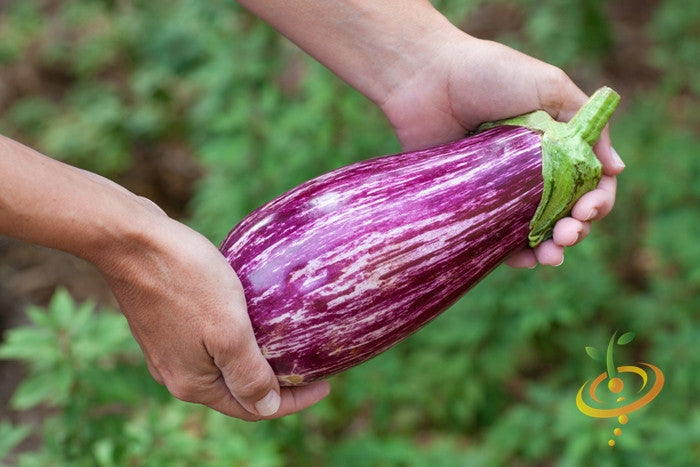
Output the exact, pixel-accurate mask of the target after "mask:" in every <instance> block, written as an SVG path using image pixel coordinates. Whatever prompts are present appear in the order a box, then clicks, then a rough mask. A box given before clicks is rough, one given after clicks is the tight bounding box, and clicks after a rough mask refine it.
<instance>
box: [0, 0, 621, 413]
mask: <svg viewBox="0 0 700 467" xmlns="http://www.w3.org/2000/svg"><path fill="white" fill-rule="evenodd" d="M240 3H242V4H243V5H245V6H246V7H247V8H249V9H250V10H251V11H253V12H254V13H255V14H257V15H258V16H260V17H261V18H262V19H263V20H265V21H267V22H269V23H270V24H271V25H272V26H273V27H275V28H276V29H278V30H279V31H280V32H281V33H282V34H284V35H286V36H287V37H289V38H290V39H291V40H292V41H293V42H295V43H296V44H297V45H299V46H300V47H301V48H302V49H304V50H306V51H307V52H308V53H309V54H311V55H312V56H314V57H315V58H316V59H318V60H319V61H320V62H321V63H323V64H324V65H326V66H327V67H328V68H329V69H331V70H332V71H333V72H335V73H336V74H337V75H338V76H340V77H341V78H342V79H343V80H345V81H346V82H347V83H348V84H349V85H351V86H353V87H354V88H356V89H357V90H358V91H359V92H361V93H362V94H364V95H365V96H366V97H367V98H369V99H370V100H371V101H372V102H374V103H375V104H377V105H378V106H379V107H380V108H381V109H382V110H383V112H384V113H385V115H386V116H387V118H388V119H389V121H390V122H391V123H392V125H393V127H394V129H395V130H396V134H397V135H398V138H399V141H400V143H401V145H402V146H403V148H404V149H406V150H409V149H417V148H421V147H427V146H431V145H434V144H438V143H443V142H448V141H451V140H455V139H458V138H460V137H462V136H464V134H465V133H466V132H468V131H470V130H473V129H475V128H476V127H477V126H478V125H479V124H480V123H482V122H486V121H493V120H498V119H502V118H507V117H512V116H515V115H519V114H522V113H526V112H529V111H533V110H537V109H544V110H547V111H548V112H549V113H550V114H552V116H554V117H555V118H557V119H560V120H566V119H568V118H570V117H571V116H572V115H573V114H574V112H575V111H576V110H577V109H578V107H579V106H580V105H581V104H583V102H584V101H585V99H586V96H585V94H584V93H583V92H582V91H581V90H579V89H578V88H577V87H576V86H575V85H574V84H573V83H572V82H571V81H570V80H569V79H568V77H566V75H565V74H564V73H563V72H561V71H560V70H558V69H557V68H555V67H552V66H550V65H547V64H544V63H542V62H539V61H537V60H535V59H533V58H530V57H527V56H525V55H523V54H520V53H518V52H516V51H514V50H512V49H509V48H507V47H504V46H502V45H499V44H496V43H493V42H487V41H482V40H479V39H475V38H473V37H470V36H469V35H467V34H465V33H464V32H462V31H460V30H459V29H457V28H456V27H454V26H453V25H452V24H450V23H449V22H448V21H447V20H446V19H445V18H444V16H442V15H441V14H440V13H439V12H437V11H436V10H435V9H434V8H433V7H432V5H431V4H430V2H429V1H427V0H403V1H398V0H382V1H369V0H299V1H295V2H290V1H288V0H241V2H240ZM595 150H596V154H597V155H598V157H599V159H600V160H601V162H602V164H603V171H604V176H603V179H602V180H601V181H600V184H599V186H598V188H597V189H596V190H594V191H591V192H590V193H588V194H586V195H584V197H583V198H581V199H580V200H579V202H578V203H577V204H576V205H575V206H574V209H573V212H572V217H570V218H565V219H562V220H561V221H559V222H558V223H557V225H556V226H555V229H554V238H553V239H552V240H550V241H547V242H545V243H543V244H542V245H540V246H538V247H537V248H536V249H535V250H534V251H533V250H523V251H521V252H519V253H517V254H516V255H514V256H513V257H512V258H511V259H510V260H509V264H511V265H513V266H526V267H531V266H534V265H535V264H537V261H539V262H540V263H543V264H558V263H560V262H561V260H562V258H563V248H564V247H565V246H569V245H573V244H575V243H577V242H578V241H580V240H581V239H583V238H584V237H585V236H586V234H587V233H588V230H589V225H590V221H592V220H597V219H600V218H602V217H603V216H605V215H606V214H607V213H608V212H609V211H610V209H611V208H612V205H613V203H614V199H615V176H616V175H617V174H618V173H620V172H621V171H622V169H623V167H624V165H623V164H622V161H621V160H620V159H619V157H617V156H616V154H615V152H614V151H613V150H612V148H611V146H610V139H609V136H608V134H607V132H605V133H604V134H603V137H602V138H601V140H600V142H599V143H598V144H597V146H596V148H595ZM232 182H234V183H235V181H232ZM0 187H2V189H1V190H0V234H1V235H7V236H11V237H15V238H18V239H22V240H25V241H29V242H32V243H36V244H39V245H43V246H48V247H51V248H57V249H61V250H64V251H67V252H69V253H72V254H74V255H76V256H79V257H82V258H84V259H86V260H88V261H90V262H92V263H94V264H95V265H96V266H97V267H98V269H99V270H100V271H101V272H102V273H103V275H104V276H105V278H106V280H107V282H108V284H109V285H110V287H111V289H112V291H113V293H114V295H115V297H116V298H117V300H118V302H119V304H120V307H121V310H122V312H123V314H124V316H125V317H126V318H127V320H128V322H129V326H130V327H131V330H132V333H133V335H134V337H135V338H136V340H137V341H138V342H139V344H140V346H141V349H142V351H143V353H144V356H145V359H146V362H147V364H148V367H149V369H150V371H151V374H152V375H153V377H154V378H155V379H156V380H157V381H159V382H160V383H162V384H164V385H166V386H167V388H168V389H169V390H170V392H171V393H172V394H173V395H174V396H175V397H178V398H180V399H182V400H185V401H189V402H195V403H201V404H204V405H207V406H209V407H211V408H212V409H215V410H218V411H220V412H222V413H224V414H227V415H230V416H233V417H238V418H242V419H245V420H259V419H263V418H275V417H281V416H284V415H288V414H292V413H295V412H298V411H299V410H302V409H304V408H306V407H308V406H310V405H312V404H314V403H316V402H318V401H319V400H321V399H322V398H323V397H325V396H326V395H327V394H328V391H329V386H328V383H327V382H323V381H322V382H318V383H314V384H311V385H308V386H300V387H291V388H280V386H279V384H278V382H277V380H276V378H275V375H274V373H273V371H272V369H271V368H270V366H269V364H268V363H267V361H266V360H265V358H264V357H263V355H262V353H261V351H260V349H259V348H258V346H257V343H256V340H255V336H254V334H253V330H252V327H251V324H250V320H249V318H248V314H247V312H246V303H245V298H244V295H243V290H242V287H241V284H240V282H239V280H238V277H237V276H236V274H235V273H234V272H233V271H232V270H231V268H230V267H229V265H228V263H227V262H226V260H225V259H224V258H223V256H222V255H221V254H220V253H219V252H218V250H217V249H216V247H215V246H214V245H212V244H211V243H209V242H208V241H207V240H206V239H205V238H204V237H202V236H201V235H199V234H198V233H196V232H194V231H192V230H191V229H189V228H188V227H186V226H185V225H183V224H181V223H179V222H177V221H175V220H173V219H170V218H168V217H167V216H166V215H165V213H163V211H161V210H160V209H159V208H158V207H157V206H155V205H154V204H153V203H151V202H150V201H148V200H146V199H144V198H141V197H139V196H136V195H134V194H133V193H130V192H128V191H127V190H125V189H124V188H122V187H120V186H118V185H117V184H115V183H113V182H111V181H109V180H106V179H104V178H102V177H99V176H97V175H95V174H91V173H88V172H86V171H84V170H80V169H76V168H74V167H70V166H68V165H66V164H63V163H61V162H58V161H55V160H53V159H50V158H48V157H45V156H42V155H41V154H39V153H37V152H36V151H33V150H31V149H29V148H27V147H24V146H22V145H21V144H19V143H16V142H14V141H11V140H9V139H7V138H3V137H0Z"/></svg>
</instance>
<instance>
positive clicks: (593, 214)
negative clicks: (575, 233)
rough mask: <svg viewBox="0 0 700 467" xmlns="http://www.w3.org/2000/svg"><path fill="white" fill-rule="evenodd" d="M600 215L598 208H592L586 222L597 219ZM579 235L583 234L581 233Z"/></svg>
mask: <svg viewBox="0 0 700 467" xmlns="http://www.w3.org/2000/svg"><path fill="white" fill-rule="evenodd" d="M597 215H598V210H597V209H596V208H591V210H590V211H588V214H587V215H586V218H585V219H584V221H590V220H591V219H595V217H596V216H597ZM579 233H581V232H580V231H579Z"/></svg>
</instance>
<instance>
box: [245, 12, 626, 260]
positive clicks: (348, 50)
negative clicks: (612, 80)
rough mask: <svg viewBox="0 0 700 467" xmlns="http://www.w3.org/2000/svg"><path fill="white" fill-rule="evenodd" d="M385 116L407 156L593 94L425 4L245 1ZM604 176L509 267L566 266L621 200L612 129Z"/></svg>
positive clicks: (570, 107)
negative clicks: (594, 224)
mask: <svg viewBox="0 0 700 467" xmlns="http://www.w3.org/2000/svg"><path fill="white" fill-rule="evenodd" d="M240 3H241V4H243V5H244V6H246V7H247V8H249V9H250V10H251V11H253V12H254V13H255V14H256V15H258V16H260V17H261V18H262V19H264V20H265V21H267V22H269V23H270V24H271V25H272V26H274V27H275V28H277V29H278V30H279V31H280V32H282V33H283V34H285V35H286V36H287V37H288V38H289V39H291V40H292V41H293V42H295V43H296V44H297V45H299V46H300V47H301V48H303V49H304V50H306V51H307V52H308V53H309V54H311V55H312V56H314V57H315V58H316V59H318V60H319V61H321V63H323V64H324V65H326V66H327V67H328V68H329V69H331V70H332V71H333V72H334V73H336V74H337V75H338V76H339V77H341V78H342V79H343V80H345V81H346V82H347V83H348V84H350V85H351V86H353V87H355V88H356V89H357V90H358V91H360V92H361V93H362V94H364V95H365V96H366V97H368V98H369V99H370V100H372V101H373V102H374V103H375V104H377V105H378V106H379V107H381V109H382V110H383V111H384V114H385V115H386V116H387V118H388V119H389V121H390V122H391V123H392V125H393V126H394V130H395V131H396V134H397V136H398V138H399V141H400V142H401V144H402V146H403V148H404V149H417V148H421V147H427V146H430V145H434V144H438V143H442V142H447V141H450V140H454V139H457V138H460V137H462V136H463V135H464V134H465V132H467V131H469V130H473V129H474V128H476V127H477V126H478V125H479V124H480V123H483V122H487V121H493V120H498V119H502V118H508V117H512V116H516V115H520V114H523V113H526V112H530V111H533V110H538V109H544V110H546V111H547V112H549V113H550V114H551V115H552V116H553V117H555V118H557V119H559V120H563V121H566V120H568V119H569V118H571V117H572V116H573V114H574V113H575V112H576V110H578V108H579V107H580V106H581V105H582V104H583V103H584V102H585V100H586V95H585V93H584V92H583V91H581V90H580V89H579V88H578V87H577V86H576V85H575V84H574V83H573V82H572V81H571V80H570V79H569V78H568V77H567V76H566V74H564V73H563V72H562V71H561V70H559V69H558V68H556V67H554V66H551V65H548V64H546V63H543V62H541V61H539V60H537V59H535V58H532V57H529V56H527V55H524V54H522V53H520V52H517V51H515V50H513V49H511V48H508V47H505V46H503V45H501V44H498V43H495V42H490V41H483V40H480V39H477V38H474V37H472V36H469V35H468V34H466V33H464V32H463V31H460V30H459V29H458V28H456V27H455V26H453V25H452V24H450V22H449V21H447V19H445V18H444V16H442V15H441V14H440V13H439V12H438V11H436V10H435V9H434V8H433V7H432V5H431V4H430V2H428V1H427V0H383V1H371V0H299V1H295V2H290V1H285V0H241V1H240ZM595 151H596V154H597V155H598V157H599V159H600V160H601V162H602V163H603V171H604V177H603V179H602V180H601V183H600V185H599V187H598V188H597V189H596V190H594V191H592V192H590V193H588V194H586V195H585V196H584V197H583V198H581V200H579V202H578V203H577V204H576V206H574V209H573V212H572V214H573V217H569V218H565V219H562V220H561V221H560V222H559V223H557V226H556V228H555V230H554V239H553V240H550V241H547V242H544V243H542V244H541V245H540V246H538V247H537V248H536V249H535V250H534V251H533V250H529V249H528V250H524V251H522V252H519V253H517V254H516V255H514V257H513V258H511V260H509V264H511V265H514V266H534V265H535V264H536V263H537V261H539V262H541V263H544V264H553V265H556V264H559V263H561V262H562V261H563V258H564V256H563V253H564V247H565V246H570V245H573V244H575V243H577V242H579V241H580V240H582V239H583V238H584V237H585V236H586V235H587V234H588V231H589V229H590V222H591V221H592V220H598V219H601V218H602V217H604V216H605V215H606V214H607V213H608V212H609V211H610V210H611V209H612V206H613V204H614V201H615V186H616V182H615V176H616V175H617V174H618V173H620V172H621V171H622V170H623V168H624V164H623V163H622V160H621V159H620V158H619V156H617V154H616V153H615V152H614V151H613V150H612V147H611V144H610V137H609V134H608V132H607V130H606V131H605V132H604V134H603V136H602V137H601V141H600V142H599V143H598V144H597V145H596V148H595Z"/></svg>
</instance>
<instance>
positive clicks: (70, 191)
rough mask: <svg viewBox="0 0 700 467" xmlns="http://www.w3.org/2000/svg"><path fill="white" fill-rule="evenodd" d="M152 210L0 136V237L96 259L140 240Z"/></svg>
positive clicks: (100, 180) (117, 188)
mask: <svg viewBox="0 0 700 467" xmlns="http://www.w3.org/2000/svg"><path fill="white" fill-rule="evenodd" d="M156 209H157V208H155V207H151V206H149V204H148V202H147V201H146V200H143V199H142V198H139V197H138V196H135V195H134V194H132V193H130V192H129V191H127V190H126V189H124V188H122V187H120V186H119V185H117V184H115V183H112V182H111V181H109V180H107V179H104V178H103V177H100V176H98V175H95V174H91V173H89V172H86V171H84V170H80V169H77V168H75V167H71V166H69V165H67V164H64V163H61V162H59V161H56V160H54V159H51V158H48V157H45V156H43V155H41V154H39V153H38V152H36V151H34V150H32V149H30V148H28V147H26V146H24V145H22V144H20V143H17V142H15V141H12V140H10V139H8V138H5V137H2V136H0V234H1V235H6V236H10V237H14V238H18V239H20V240H24V241H28V242H31V243H35V244H38V245H43V246H47V247H50V248H56V249H60V250H64V251H67V252H69V253H72V254H74V255H76V256H79V257H82V258H85V259H87V260H89V261H92V262H94V263H99V262H100V260H101V258H102V257H104V256H105V255H108V254H110V253H111V252H113V251H116V250H118V249H119V248H120V247H126V246H127V245H130V244H131V245H134V244H138V241H137V242H135V240H139V237H141V240H144V238H143V237H145V235H144V232H147V230H148V228H147V225H148V224H149V223H153V222H154V221H155V220H156V219H154V216H153V215H152V214H153V212H155V210H156ZM149 213H150V214H151V215H149ZM155 217H158V216H155ZM163 217H164V216H163ZM142 243H143V242H142Z"/></svg>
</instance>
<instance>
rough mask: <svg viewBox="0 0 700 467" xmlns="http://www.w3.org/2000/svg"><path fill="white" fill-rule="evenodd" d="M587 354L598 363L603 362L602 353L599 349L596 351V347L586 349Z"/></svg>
mask: <svg viewBox="0 0 700 467" xmlns="http://www.w3.org/2000/svg"><path fill="white" fill-rule="evenodd" d="M586 353H587V354H588V356H589V357H591V358H592V359H593V360H596V361H601V360H602V357H601V355H600V352H599V351H598V349H596V348H595V347H590V346H588V347H586Z"/></svg>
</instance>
